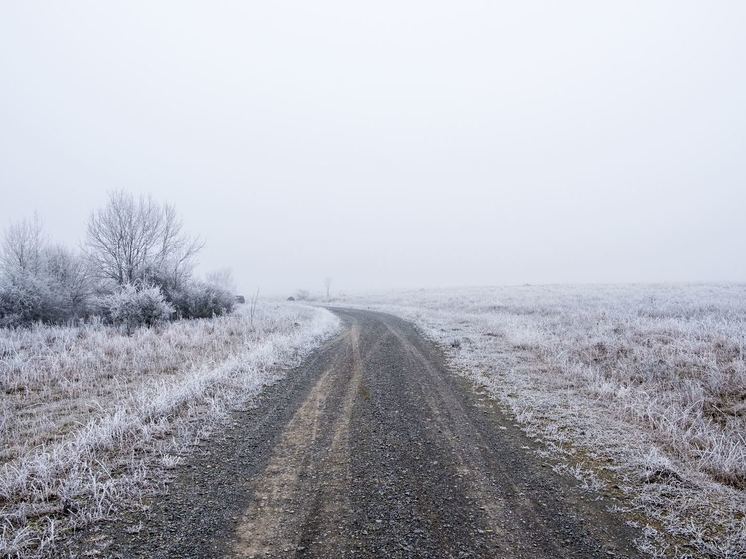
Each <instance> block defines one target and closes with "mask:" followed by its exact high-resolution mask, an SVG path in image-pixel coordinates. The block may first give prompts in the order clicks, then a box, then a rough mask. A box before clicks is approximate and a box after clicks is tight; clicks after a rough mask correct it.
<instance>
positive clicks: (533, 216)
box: [0, 0, 746, 293]
mask: <svg viewBox="0 0 746 559" xmlns="http://www.w3.org/2000/svg"><path fill="white" fill-rule="evenodd" d="M744 22H746V4H744V3H742V2H736V1H725V0H721V1H715V2H709V3H702V2H690V1H684V2H675V1H665V2H664V1H654V2H641V1H629V2H618V3H614V5H612V4H611V3H597V2H563V3H554V2H549V1H544V2H539V1H534V2H521V3H504V2H496V3H490V2H476V1H467V2H458V3H456V2H432V1H430V2H425V1H417V2H414V1H408V2H389V1H384V2H376V3H371V4H367V5H359V4H356V3H355V4H353V3H349V2H342V1H319V2H313V3H308V2H282V3H279V2H272V3H266V2H238V1H235V2H230V1H225V2H219V3H214V2H176V1H172V2H155V3H154V2H126V3H125V2H122V3H118V4H116V5H114V4H113V3H96V2H79V1H73V2H65V3H51V2H39V1H29V2H2V3H0V52H2V55H0V76H2V78H1V79H2V87H0V200H1V203H0V228H2V229H5V228H6V227H7V226H8V225H9V224H10V223H11V222H13V221H17V220H19V219H21V218H23V217H28V216H30V215H32V214H33V212H34V211H37V212H38V214H39V216H40V217H41V218H42V220H43V221H44V222H45V224H46V230H47V233H48V234H49V236H50V237H52V238H53V239H54V240H57V241H60V242H63V243H66V244H69V245H72V246H76V245H78V244H79V243H80V241H81V240H82V238H83V236H84V233H85V225H86V221H87V218H88V215H89V213H90V211H91V210H93V209H94V208H97V207H99V206H101V205H102V204H104V203H105V201H106V196H107V192H108V191H111V190H115V189H126V190H129V191H131V192H133V193H136V194H137V193H149V194H152V195H153V197H154V198H156V199H157V200H160V201H168V202H171V203H173V204H174V205H175V206H176V208H177V210H178V211H179V213H180V214H181V215H182V217H183V219H184V221H185V224H186V228H187V229H188V230H189V231H190V232H192V233H195V234H199V235H200V236H201V237H202V238H203V239H204V240H205V241H206V246H205V248H204V250H203V252H202V253H201V255H200V258H199V260H200V266H199V271H200V272H209V271H211V270H215V269H219V268H224V267H230V268H231V269H232V270H233V274H234V277H235V279H236V281H237V283H238V285H239V287H240V289H241V290H243V291H246V292H247V293H248V292H250V291H253V290H254V289H256V288H260V289H261V290H262V292H264V293H290V292H292V291H294V290H295V289H297V288H305V289H310V290H314V291H321V290H322V288H323V282H324V278H325V277H331V278H333V285H334V287H333V289H334V290H343V291H348V292H349V291H354V290H360V289H376V288H386V287H429V286H449V285H490V284H516V283H518V284H520V283H557V282H580V283H589V282H660V281H676V282H680V281H744V280H746V258H744V257H743V254H744V252H745V251H744V249H746V220H745V219H744V210H746V157H745V155H746V154H745V149H744V148H745V147H746V105H745V104H744V99H746V73H745V72H744V68H746V34H745V33H744V32H743V29H744Z"/></svg>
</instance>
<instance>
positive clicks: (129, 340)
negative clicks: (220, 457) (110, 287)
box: [0, 304, 338, 557]
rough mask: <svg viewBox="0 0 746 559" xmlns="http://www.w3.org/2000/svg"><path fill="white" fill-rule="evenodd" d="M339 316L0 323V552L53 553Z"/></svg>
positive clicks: (280, 308)
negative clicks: (16, 326) (62, 539)
mask: <svg viewBox="0 0 746 559" xmlns="http://www.w3.org/2000/svg"><path fill="white" fill-rule="evenodd" d="M337 328H338V320H337V319H336V317H334V316H333V315H332V314H331V313H329V312H328V311H326V310H323V309H313V308H309V307H302V306H291V305H270V304H266V305H260V306H259V307H258V308H257V309H256V312H255V313H254V316H253V317H251V316H249V315H248V314H247V313H244V312H242V310H240V311H239V312H237V313H235V314H233V315H230V316H226V317H220V318H214V319H209V320H193V321H178V322H173V323H168V324H164V325H162V326H159V327H157V328H152V329H140V330H137V331H135V332H134V334H133V335H132V336H126V335H124V334H123V333H121V332H120V331H118V330H115V329H113V328H111V327H107V326H104V325H101V324H91V325H86V326H81V327H76V328H63V327H48V326H39V327H36V328H34V329H31V330H0V398H1V399H0V449H2V450H0V556H18V557H33V556H37V555H44V554H45V553H46V552H47V551H49V550H51V548H52V547H53V545H54V543H55V542H56V541H57V539H58V538H59V535H60V533H61V532H64V531H67V530H70V529H72V528H76V527H80V526H83V525H85V524H87V523H90V522H92V521H95V520H97V519H100V518H104V517H106V516H108V515H110V514H111V513H112V512H113V511H114V510H116V509H117V508H118V507H120V506H123V505H125V504H126V503H130V502H132V501H133V500H137V499H138V498H139V497H140V496H141V495H142V493H143V492H145V491H152V490H155V489H158V488H159V485H160V484H162V480H163V479H164V475H163V472H164V471H166V470H168V469H170V468H173V467H175V466H176V465H177V464H178V463H179V462H180V461H181V456H182V455H183V454H184V453H186V452H188V451H189V449H190V447H191V446H192V444H193V443H194V442H195V440H198V439H199V438H201V437H203V436H205V435H206V434H207V432H209V429H210V428H211V427H214V426H215V425H216V424H217V423H218V422H220V421H221V420H223V419H224V418H225V417H226V415H227V413H228V412H229V411H230V409H231V408H234V407H237V406H241V405H244V404H245V402H246V401H247V400H249V399H250V398H251V397H252V396H253V395H255V394H256V393H257V392H258V391H259V390H260V389H261V388H262V387H263V386H265V385H266V384H268V383H271V382H273V381H274V380H275V379H277V378H278V377H279V376H280V375H282V374H283V370H285V369H287V368H288V367H290V366H292V365H295V364H296V363H298V362H299V360H300V359H301V358H302V357H303V356H304V355H305V354H307V353H308V352H309V351H310V350H311V349H313V348H314V347H316V346H317V345H318V344H319V343H320V342H321V341H322V340H323V339H324V338H326V337H327V336H329V335H330V334H331V333H332V332H334V331H335V330H336V329H337Z"/></svg>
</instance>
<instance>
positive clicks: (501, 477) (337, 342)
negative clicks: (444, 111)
mask: <svg viewBox="0 0 746 559" xmlns="http://www.w3.org/2000/svg"><path fill="white" fill-rule="evenodd" d="M334 312H336V313H337V314H338V315H339V316H340V317H341V319H342V321H343V331H342V333H341V334H340V335H339V336H337V337H336V338H335V339H333V340H331V341H330V342H328V343H327V344H326V345H325V346H324V347H322V348H321V349H320V350H318V351H317V352H316V353H315V354H313V356H312V357H311V358H310V359H308V360H307V361H306V363H304V364H303V365H302V366H301V367H299V368H298V369H297V370H295V371H293V372H291V374H289V375H288V377H287V378H286V379H285V380H284V381H282V382H279V383H277V384H276V385H274V386H272V387H270V388H268V389H267V390H265V391H264V393H263V394H262V395H261V396H260V398H259V400H258V402H257V405H256V407H252V409H249V410H246V411H241V412H237V413H236V414H235V416H234V417H233V421H232V423H231V424H229V427H228V428H227V429H226V430H225V431H224V432H223V433H221V435H219V436H217V437H215V438H213V439H211V440H210V441H208V442H207V443H205V444H204V445H203V446H202V447H200V449H199V451H198V452H197V453H196V454H195V455H194V456H193V457H192V458H191V459H190V460H189V461H188V463H187V464H185V465H184V466H182V467H181V468H180V470H179V472H178V474H177V477H176V480H175V481H174V482H173V483H172V484H171V485H170V486H169V492H168V494H167V495H165V496H159V497H157V498H154V499H153V501H152V503H149V509H148V510H147V511H146V512H144V513H143V512H138V513H131V514H129V515H127V516H126V517H125V518H123V519H121V520H118V521H117V522H114V523H111V524H109V525H105V526H104V527H103V528H101V529H98V530H96V531H92V532H90V533H88V534H85V535H84V537H82V538H79V539H78V541H77V542H76V546H77V548H78V549H79V550H82V551H83V554H84V555H87V556H106V557H148V558H165V557H169V558H170V557H185V558H207V557H223V558H238V557H256V558H264V557H311V558H342V557H361V558H362V557H381V558H389V557H391V558H398V557H401V558H404V557H432V558H466V557H470V558H476V557H490V558H498V557H504V558H516V559H518V558H563V557H578V558H598V557H606V558H608V557H637V556H638V555H637V554H636V553H635V551H634V546H633V544H632V540H633V538H634V537H635V536H636V534H635V533H634V531H633V530H632V529H631V528H629V527H627V526H626V525H625V524H624V522H623V520H622V518H621V517H619V516H615V515H613V514H611V513H609V512H607V508H608V505H609V503H608V502H605V501H603V500H596V499H595V497H593V496H592V495H589V494H587V493H583V492H582V491H581V490H580V489H579V488H578V487H577V486H576V483H575V482H574V480H571V479H569V478H566V477H564V476H560V475H558V474H555V473H554V472H553V471H552V470H551V468H550V467H548V464H547V463H546V462H545V461H543V460H542V459H541V458H540V457H539V456H538V455H537V454H536V452H535V450H536V449H538V448H539V445H538V443H536V442H535V441H533V440H532V439H530V438H527V437H526V436H525V435H524V434H523V433H522V431H520V429H518V427H517V426H515V425H514V423H513V421H511V419H510V418H509V417H508V416H506V415H504V414H503V413H502V412H501V411H500V410H499V409H498V407H497V406H496V405H495V404H494V403H493V402H492V401H491V400H489V398H487V396H486V395H485V394H483V393H481V392H480V391H479V390H478V389H475V388H474V387H473V386H471V385H470V384H469V383H468V382H467V381H466V380H465V379H463V378H462V377H459V376H458V375H455V374H453V373H452V372H449V371H448V368H447V366H446V364H445V359H444V356H443V354H442V353H441V351H440V350H439V349H438V348H437V347H435V346H434V345H433V344H432V343H430V342H429V341H427V340H425V339H424V338H423V337H422V336H421V335H420V334H418V332H417V331H416V330H415V328H414V327H413V326H412V325H411V324H410V323H408V322H405V321H403V320H400V319H398V318H395V317H392V316H389V315H386V314H381V313H375V312H369V311H361V310H350V309H334Z"/></svg>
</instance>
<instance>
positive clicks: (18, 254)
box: [0, 215, 45, 277]
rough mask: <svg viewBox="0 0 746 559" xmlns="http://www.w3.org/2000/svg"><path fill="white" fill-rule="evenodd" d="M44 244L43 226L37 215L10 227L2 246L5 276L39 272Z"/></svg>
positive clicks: (1, 256) (0, 249)
mask: <svg viewBox="0 0 746 559" xmlns="http://www.w3.org/2000/svg"><path fill="white" fill-rule="evenodd" d="M44 244H45V241H44V234H43V226H42V223H41V220H40V219H39V216H37V215H34V217H33V218H32V219H24V220H22V221H19V222H18V223H14V224H12V225H11V226H10V227H8V229H7V231H6V232H5V236H4V238H3V242H2V246H0V267H1V269H2V273H3V275H4V276H6V277H7V276H11V275H18V274H23V273H34V272H36V271H38V269H39V266H40V265H41V253H42V247H43V246H44Z"/></svg>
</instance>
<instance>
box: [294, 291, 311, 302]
mask: <svg viewBox="0 0 746 559" xmlns="http://www.w3.org/2000/svg"><path fill="white" fill-rule="evenodd" d="M310 298H311V294H310V293H309V292H308V290H307V289H299V290H297V291H296V292H295V299H296V300H297V301H308V300H309V299H310Z"/></svg>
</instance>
